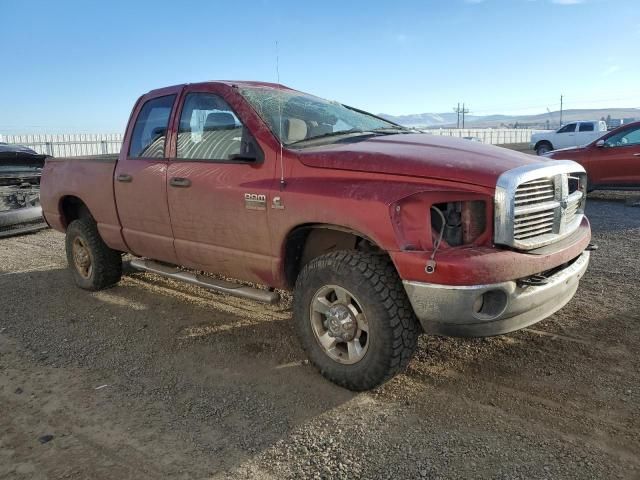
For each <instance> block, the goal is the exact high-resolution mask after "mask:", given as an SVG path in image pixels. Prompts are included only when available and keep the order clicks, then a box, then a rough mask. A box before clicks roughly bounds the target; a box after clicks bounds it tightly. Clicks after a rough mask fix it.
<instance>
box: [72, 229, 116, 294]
mask: <svg viewBox="0 0 640 480" xmlns="http://www.w3.org/2000/svg"><path fill="white" fill-rule="evenodd" d="M65 246H66V251H67V262H68V264H69V268H70V269H71V271H72V273H73V279H74V281H75V283H76V285H78V286H79V287H80V288H84V289H85V290H101V289H103V288H106V287H109V286H111V285H114V284H115V283H118V281H119V280H120V277H121V276H122V256H121V255H120V253H119V252H117V251H115V250H112V249H111V248H109V247H108V246H107V245H106V244H105V243H104V241H103V240H102V238H100V234H99V233H98V228H97V226H96V223H95V221H94V220H93V219H91V218H82V219H78V220H74V221H73V222H71V223H70V224H69V227H68V228H67V236H66V242H65Z"/></svg>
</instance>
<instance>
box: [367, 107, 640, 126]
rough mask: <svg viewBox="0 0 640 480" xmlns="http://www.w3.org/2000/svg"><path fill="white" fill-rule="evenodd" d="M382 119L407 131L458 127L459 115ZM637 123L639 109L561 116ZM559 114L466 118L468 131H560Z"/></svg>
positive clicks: (572, 112)
mask: <svg viewBox="0 0 640 480" xmlns="http://www.w3.org/2000/svg"><path fill="white" fill-rule="evenodd" d="M379 116H381V117H383V118H386V119H389V120H391V121H393V122H396V123H399V124H401V125H406V126H408V127H442V128H447V127H455V126H456V122H457V117H458V115H457V114H456V113H453V112H451V113H449V112H447V113H417V114H413V115H387V114H385V113H381V114H379ZM607 117H610V118H612V119H637V120H640V109H639V108H601V109H575V110H564V111H563V112H562V123H563V124H564V123H567V122H575V121H577V120H600V119H601V118H604V119H607ZM559 123H560V112H559V111H557V112H551V113H540V114H537V115H485V116H479V115H466V116H465V127H467V128H490V127H491V128H500V127H503V128H513V127H514V126H515V125H516V124H517V125H518V126H521V127H531V128H546V127H547V124H548V125H549V127H550V128H556V127H558V125H559Z"/></svg>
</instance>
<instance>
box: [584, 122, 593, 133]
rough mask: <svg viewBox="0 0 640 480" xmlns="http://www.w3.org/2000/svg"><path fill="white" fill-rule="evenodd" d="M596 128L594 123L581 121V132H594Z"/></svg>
mask: <svg viewBox="0 0 640 480" xmlns="http://www.w3.org/2000/svg"><path fill="white" fill-rule="evenodd" d="M594 130H595V128H594V126H593V123H590V122H589V123H584V122H583V123H581V124H580V131H581V132H593V131H594Z"/></svg>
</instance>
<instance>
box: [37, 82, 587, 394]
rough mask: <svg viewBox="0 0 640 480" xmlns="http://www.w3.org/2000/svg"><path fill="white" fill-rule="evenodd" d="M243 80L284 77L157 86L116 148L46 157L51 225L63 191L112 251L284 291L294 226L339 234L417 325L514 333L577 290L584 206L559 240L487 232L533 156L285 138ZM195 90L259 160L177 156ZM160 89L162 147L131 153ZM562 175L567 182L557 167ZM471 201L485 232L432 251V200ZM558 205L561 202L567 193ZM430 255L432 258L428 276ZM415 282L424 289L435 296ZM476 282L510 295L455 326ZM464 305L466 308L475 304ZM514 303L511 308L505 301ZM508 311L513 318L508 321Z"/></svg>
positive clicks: (419, 142)
mask: <svg viewBox="0 0 640 480" xmlns="http://www.w3.org/2000/svg"><path fill="white" fill-rule="evenodd" d="M242 87H253V88H256V87H260V88H271V89H276V90H283V91H285V90H286V91H288V92H293V91H292V90H290V89H287V88H286V87H284V86H281V85H274V84H266V83H265V84H263V83H257V82H227V81H221V82H207V83H199V84H188V85H178V86H174V87H168V88H163V89H159V90H154V91H151V92H149V93H147V94H146V95H144V96H142V97H141V98H140V99H139V100H138V102H137V103H136V105H135V107H134V109H133V111H132V114H131V118H130V119H129V124H128V127H127V130H126V134H125V138H124V143H123V147H122V150H121V153H120V155H119V157H118V158H117V159H116V158H112V157H108V156H106V157H87V158H72V159H49V160H48V161H47V163H46V166H45V169H44V173H43V178H42V187H41V203H42V207H43V212H44V215H45V217H46V219H47V221H48V222H49V224H50V225H51V226H52V227H53V228H54V229H57V230H59V231H63V232H64V231H65V230H66V229H67V226H68V225H69V223H70V220H73V218H72V215H71V214H70V213H69V211H68V210H65V205H67V203H66V202H68V201H73V202H76V203H74V205H78V204H79V205H82V206H83V208H86V211H87V212H88V213H89V215H90V216H91V218H93V219H94V220H95V222H96V224H97V231H98V233H99V235H100V236H101V238H102V239H103V241H104V243H106V245H107V246H109V247H110V248H111V249H114V250H117V251H121V252H129V253H131V254H133V255H135V256H139V257H147V258H150V259H154V260H158V261H161V262H167V263H170V264H175V265H181V266H185V267H188V268H191V269H195V270H204V271H208V272H212V273H217V274H221V275H224V276H228V277H233V278H237V279H240V280H244V281H249V282H256V283H260V284H264V285H267V286H269V287H275V288H285V289H291V288H293V284H292V279H291V273H290V272H289V270H288V268H289V265H288V264H287V258H289V257H290V255H289V253H290V252H289V249H291V248H293V247H292V245H293V243H294V239H296V238H297V237H296V232H299V231H300V229H307V228H319V229H326V230H331V231H339V232H348V233H349V234H354V235H357V237H358V238H361V239H365V240H366V241H367V242H369V244H370V245H372V246H374V247H375V248H376V249H377V251H381V252H384V253H386V254H387V255H388V256H389V257H390V258H391V260H392V262H393V265H394V266H395V270H396V271H397V274H398V276H399V277H400V279H401V280H402V282H403V285H404V286H405V289H406V291H407V294H408V295H409V298H410V300H411V304H412V308H413V309H414V311H415V313H416V315H417V317H418V318H419V319H420V322H421V324H422V327H423V329H424V330H425V331H427V332H434V333H444V334H454V335H494V334H500V333H505V332H508V331H512V330H515V329H517V328H522V327H523V326H526V325H529V324H531V323H535V322H536V321H539V320H541V319H542V318H544V317H545V316H547V315H549V314H551V313H553V312H554V311H555V310H557V309H558V308H560V307H561V306H562V305H564V304H565V303H566V302H567V301H569V299H570V298H571V296H572V295H573V293H574V292H575V289H576V288H577V281H578V279H579V278H580V277H581V276H582V274H583V273H584V271H585V269H586V265H587V264H588V253H583V252H584V250H585V249H586V248H587V246H588V244H589V241H590V238H591V235H590V227H589V222H588V221H587V219H586V218H583V217H581V218H582V220H581V223H580V224H579V225H578V226H577V227H576V229H575V231H574V232H573V233H572V234H571V235H569V236H568V237H567V238H564V239H563V240H561V241H558V242H556V243H552V244H551V245H547V246H546V247H542V248H538V249H535V250H531V251H525V250H517V249H514V248H508V247H505V246H500V245H495V244H494V242H493V239H494V210H496V211H497V208H498V206H499V205H498V204H497V203H495V202H497V200H496V199H497V198H499V192H498V187H499V186H500V185H501V183H500V182H502V179H503V178H504V176H505V175H506V174H510V172H520V171H522V172H523V173H522V178H523V179H524V178H529V177H526V175H529V174H530V173H531V172H533V173H535V171H536V169H537V168H539V167H540V166H541V163H540V158H536V157H532V156H528V155H524V154H520V153H516V152H512V151H509V150H506V149H503V148H499V147H494V146H487V145H482V144H479V143H476V142H469V141H466V140H458V139H453V138H446V137H437V136H430V135H426V134H421V133H406V132H405V133H403V134H402V135H400V134H394V135H390V136H380V137H377V136H376V137H372V138H367V139H363V140H360V141H356V142H348V143H344V142H338V143H329V144H328V145H327V144H323V145H321V146H309V147H307V148H296V147H291V148H286V147H282V146H281V144H280V142H279V140H278V139H277V137H276V136H275V135H274V134H273V133H272V132H271V130H270V129H269V127H268V125H267V124H266V123H265V121H263V120H262V118H261V117H260V116H259V115H258V113H257V112H256V111H255V110H254V108H252V106H251V104H250V103H249V102H248V101H247V100H246V99H245V98H244V97H243V96H242V95H241V93H240V92H239V88H242ZM193 92H208V93H214V94H217V95H219V96H220V97H222V98H223V99H224V100H225V101H226V102H227V103H228V104H229V105H230V107H231V108H232V109H233V110H234V112H235V114H237V117H238V118H239V119H240V120H241V122H242V123H243V124H244V126H245V127H246V128H247V129H248V130H249V132H250V133H251V134H252V136H253V137H254V138H255V140H256V141H257V143H258V144H259V146H260V148H261V149H262V152H263V153H264V161H262V162H254V163H233V162H222V163H218V162H204V161H197V160H183V159H178V158H176V157H177V155H176V150H177V146H176V145H177V137H178V127H179V123H180V122H179V119H180V113H181V108H182V104H183V101H184V99H185V97H186V95H188V94H189V93H193ZM167 95H175V102H174V105H173V110H172V113H171V117H170V121H169V126H168V130H167V140H166V144H165V155H166V156H165V157H164V158H153V159H138V158H136V159H131V158H129V155H128V152H129V147H130V144H131V141H132V138H131V137H132V130H133V126H134V123H135V120H136V118H137V117H138V114H139V113H140V111H141V109H142V106H143V105H144V103H145V102H147V101H148V100H150V99H154V98H158V97H164V96H167ZM281 152H282V153H281ZM280 155H282V157H281V156H280ZM555 163H556V162H547V164H555ZM572 165H574V164H572V163H571V162H569V163H568V164H567V163H566V162H565V163H564V164H563V168H568V169H571V168H573V167H572ZM576 167H578V168H579V166H577V165H576ZM545 171H546V170H545ZM518 175H520V173H518ZM281 176H282V178H283V179H284V181H283V182H282V181H281ZM176 178H178V179H185V180H184V181H187V182H189V183H190V186H189V188H177V187H176V186H174V185H172V179H176ZM518 178H520V177H518ZM558 178H560V177H558ZM562 178H565V181H566V176H565V177H562ZM122 179H127V180H131V181H120V180H122ZM181 181H182V180H181ZM497 184H498V186H497ZM525 187H526V184H525ZM500 188H502V187H500ZM527 188H528V189H531V188H533V189H534V190H536V189H537V188H538V187H526V188H525V190H526V189H527ZM536 191H537V190H536ZM252 195H253V196H256V197H257V196H264V198H265V199H266V205H265V206H266V208H264V209H251V208H247V206H248V203H247V196H248V198H249V199H250V198H251V196H252ZM474 201H476V202H477V201H482V202H484V205H485V210H484V212H485V213H484V217H478V218H474V219H470V218H469V215H470V214H469V213H468V212H469V211H470V210H468V211H467V213H466V214H464V212H463V216H464V215H467V218H466V220H465V221H466V222H467V223H466V224H468V225H471V223H475V222H476V221H477V222H478V225H484V229H483V230H480V231H479V232H478V235H477V237H476V238H475V240H473V241H470V242H468V243H467V244H464V245H461V246H456V247H454V246H449V245H447V244H446V242H445V243H443V244H442V245H441V246H440V248H439V250H438V252H437V256H435V258H434V254H435V252H434V248H435V246H434V243H435V242H436V239H437V237H438V232H436V231H433V228H435V227H432V223H431V220H430V206H432V205H435V204H445V203H448V202H474ZM563 203H565V206H564V207H562V208H566V202H565V200H564V199H563ZM458 204H460V205H462V203H458ZM465 205H466V204H465ZM558 205H560V202H559V203H558ZM431 208H433V207H431ZM558 208H560V207H558ZM471 220H473V222H471ZM525 221H529V220H525ZM333 248H336V249H338V250H339V249H340V248H339V246H334V247H333ZM288 255H289V257H288ZM300 255H302V254H300ZM300 255H298V257H300ZM298 257H296V258H298ZM428 265H432V266H433V268H431V269H430V270H431V272H430V273H429V272H428V271H427V270H429V269H427V266H428ZM558 272H560V273H558ZM540 274H542V275H548V276H549V278H553V279H555V280H554V281H556V282H559V283H558V285H562V289H563V292H564V291H565V290H566V293H563V295H562V296H560V297H558V296H554V295H555V294H554V293H553V292H554V289H551V291H550V289H546V290H545V288H544V287H543V286H539V287H535V286H529V287H528V286H527V285H529V284H530V283H531V280H528V279H529V277H532V276H539V275H540ZM520 282H529V283H526V285H524V284H522V285H521V283H520ZM554 288H555V287H554ZM558 288H559V287H558ZM556 290H557V288H556ZM425 292H433V293H434V298H433V299H430V297H429V295H426V296H425ZM474 292H478V295H479V296H478V299H480V297H482V302H480V303H478V307H477V308H478V309H482V308H484V307H483V305H485V302H489V301H493V300H491V299H492V298H494V297H491V295H493V294H494V293H495V292H498V294H497V295H498V297H500V295H507V299H508V300H507V301H503V300H501V301H503V303H504V305H503V308H502V310H500V309H498V310H499V311H496V312H494V313H495V315H494V314H493V313H492V314H491V315H493V316H490V317H491V318H489V317H486V316H485V317H483V316H482V315H484V314H480V313H478V314H477V315H476V313H473V314H472V313H471V312H466V311H464V312H462V311H461V312H460V313H459V314H460V315H461V317H464V318H465V319H466V320H465V322H467V323H469V322H471V323H469V324H468V325H467V324H460V322H462V321H463V320H462V319H461V318H456V313H455V312H451V311H450V310H455V309H456V308H458V306H459V304H460V305H462V304H463V303H464V302H467V303H469V302H471V303H472V304H473V309H474V310H475V309H476V303H477V302H476V303H473V302H474V297H473V295H475V293H474ZM492 292H493V293H492ZM500 292H503V293H500ZM536 292H538V293H536ZM489 294H491V295H489ZM531 294H535V295H537V297H536V298H538V303H536V302H535V301H532V300H531V299H529V297H530V296H531ZM456 295H462V296H463V297H464V299H465V300H464V302H458V300H457V297H456ZM470 295H471V296H470ZM485 295H489V296H485ZM535 295H534V297H535ZM461 298H462V297H461ZM438 299H442V302H443V303H442V304H440V303H438V302H439V301H440V300H438ZM534 300H535V299H534ZM553 302H557V305H556V304H554V303H553ZM471 303H469V305H471ZM465 305H467V304H465ZM469 305H467V306H466V307H464V308H471V307H470V306H469ZM460 308H462V307H460ZM511 308H513V309H515V310H514V311H513V312H511V311H510V310H509V309H511ZM516 310H517V311H516ZM479 311H480V310H479ZM425 312H426V313H425ZM507 314H509V315H511V314H512V315H513V317H509V318H506V317H507V316H508V315H507ZM336 315H337V314H336ZM447 315H453V318H452V319H451V320H452V321H453V323H452V324H449V323H446V320H447V319H448V317H447ZM467 317H468V318H467ZM503 317H505V318H503ZM430 318H431V319H433V318H436V319H437V321H430V320H429V319H430ZM469 319H471V320H469ZM495 319H498V320H499V322H498V321H496V322H494V325H493V326H491V327H486V325H485V324H487V325H488V324H490V323H492V322H489V321H487V320H495ZM442 321H445V323H441V322H442ZM439 322H440V323H439ZM456 322H458V323H456ZM322 369H323V368H322ZM327 376H329V377H330V378H332V380H334V381H337V382H338V383H340V384H342V385H346V386H349V388H356V389H359V388H361V387H362V388H370V387H371V386H372V385H374V384H375V382H374V383H368V384H357V385H355V384H350V383H349V382H348V381H343V380H336V379H335V377H331V376H330V375H329V374H327ZM380 378H382V377H380ZM376 381H378V380H376ZM380 381H381V380H380ZM354 385H355V386H354ZM363 385H366V387H363Z"/></svg>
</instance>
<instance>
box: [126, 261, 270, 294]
mask: <svg viewBox="0 0 640 480" xmlns="http://www.w3.org/2000/svg"><path fill="white" fill-rule="evenodd" d="M130 265H131V267H133V268H135V269H137V270H143V271H145V272H150V273H155V274H157V275H162V276H163V277H167V278H171V279H172V280H179V281H182V282H186V283H190V284H192V285H197V286H199V287H203V288H208V289H209V290H215V291H216V292H221V293H226V294H227V295H233V296H235V297H242V298H248V299H250V300H255V301H257V302H263V303H269V304H271V305H273V304H274V303H278V301H279V300H280V295H278V294H277V293H276V292H270V291H268V290H260V289H259V288H252V287H247V286H246V285H240V284H237V283H232V282H227V281H225V280H218V279H215V278H209V277H205V276H204V275H198V274H196V273H192V272H187V271H185V270H181V269H179V268H178V267H172V266H170V265H163V264H161V263H158V262H154V261H153V260H143V259H141V258H135V259H133V260H131V262H130Z"/></svg>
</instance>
